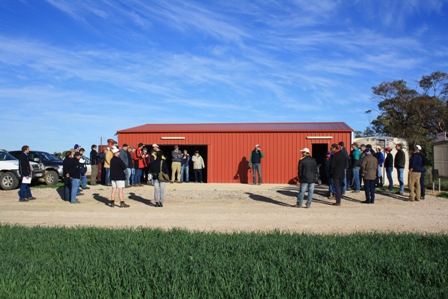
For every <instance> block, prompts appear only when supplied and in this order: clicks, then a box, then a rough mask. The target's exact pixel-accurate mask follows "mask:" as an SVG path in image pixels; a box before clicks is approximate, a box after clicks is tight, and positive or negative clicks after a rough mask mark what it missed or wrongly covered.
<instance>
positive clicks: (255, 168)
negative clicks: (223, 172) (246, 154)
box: [249, 144, 264, 185]
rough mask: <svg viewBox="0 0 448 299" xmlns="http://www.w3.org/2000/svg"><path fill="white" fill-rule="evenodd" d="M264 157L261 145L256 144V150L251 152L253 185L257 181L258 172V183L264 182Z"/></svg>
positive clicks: (250, 162)
mask: <svg viewBox="0 0 448 299" xmlns="http://www.w3.org/2000/svg"><path fill="white" fill-rule="evenodd" d="M263 157H264V154H263V152H262V151H261V148H260V145H259V144H256V145H255V148H254V150H253V151H252V153H251V154H250V159H249V165H250V166H251V168H252V185H255V184H256V183H257V173H258V185H261V183H262V176H261V159H262V158H263Z"/></svg>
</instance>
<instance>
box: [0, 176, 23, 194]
mask: <svg viewBox="0 0 448 299" xmlns="http://www.w3.org/2000/svg"><path fill="white" fill-rule="evenodd" d="M18 185H19V180H18V179H17V178H16V176H15V175H14V174H13V173H12V172H3V173H2V174H0V188H1V189H3V190H12V189H15V188H17V186H18Z"/></svg>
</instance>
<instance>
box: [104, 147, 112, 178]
mask: <svg viewBox="0 0 448 299" xmlns="http://www.w3.org/2000/svg"><path fill="white" fill-rule="evenodd" d="M104 153H105V157H104V169H105V170H106V176H105V180H106V181H105V182H106V186H110V160H111V159H112V157H113V154H112V152H111V150H110V148H106V150H105V151H104Z"/></svg>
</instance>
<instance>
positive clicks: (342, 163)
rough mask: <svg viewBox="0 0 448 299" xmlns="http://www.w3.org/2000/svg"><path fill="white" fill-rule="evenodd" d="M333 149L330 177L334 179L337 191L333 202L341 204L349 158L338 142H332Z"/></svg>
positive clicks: (335, 204) (336, 204) (337, 204)
mask: <svg viewBox="0 0 448 299" xmlns="http://www.w3.org/2000/svg"><path fill="white" fill-rule="evenodd" d="M331 149H332V151H333V155H332V156H331V159H330V177H331V178H332V179H333V186H334V192H335V194H334V196H335V199H336V202H335V203H333V205H334V206H340V205H341V199H342V185H343V183H344V177H345V170H346V163H347V159H346V157H345V155H344V153H343V152H341V151H340V150H339V145H338V144H336V143H334V144H332V145H331Z"/></svg>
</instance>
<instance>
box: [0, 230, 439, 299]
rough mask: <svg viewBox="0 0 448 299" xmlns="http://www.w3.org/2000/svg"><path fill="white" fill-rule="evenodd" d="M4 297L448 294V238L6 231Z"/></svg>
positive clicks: (0, 237) (0, 276)
mask: <svg viewBox="0 0 448 299" xmlns="http://www.w3.org/2000/svg"><path fill="white" fill-rule="evenodd" d="M0 250H1V258H0V298H448V236H447V235H417V234H353V235H325V236H320V235H307V234H287V233H280V232H272V233H233V234H220V233H201V232H188V231H185V230H177V229H175V230H170V231H163V230H158V229H117V230H111V229H99V228H74V229H69V228H40V227H34V228H25V227H19V226H8V225H2V226H0Z"/></svg>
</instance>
